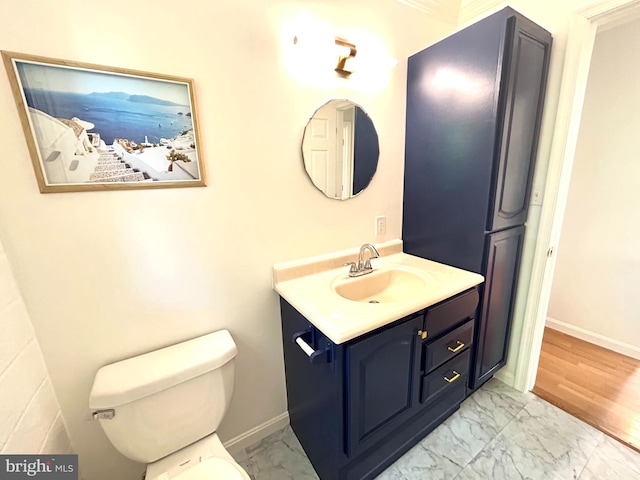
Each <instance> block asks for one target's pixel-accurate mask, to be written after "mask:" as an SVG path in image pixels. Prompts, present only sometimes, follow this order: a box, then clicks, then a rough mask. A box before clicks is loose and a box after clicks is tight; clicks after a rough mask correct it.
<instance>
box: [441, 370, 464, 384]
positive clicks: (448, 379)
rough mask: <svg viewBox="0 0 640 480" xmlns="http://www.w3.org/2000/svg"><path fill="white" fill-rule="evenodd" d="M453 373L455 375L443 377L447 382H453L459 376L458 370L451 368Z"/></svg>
mask: <svg viewBox="0 0 640 480" xmlns="http://www.w3.org/2000/svg"><path fill="white" fill-rule="evenodd" d="M452 372H453V373H455V375H454V376H453V377H451V378H447V377H443V378H444V379H445V380H446V381H447V382H449V383H453V382H455V381H456V380H457V379H458V378H460V374H459V373H458V372H456V371H455V370H452Z"/></svg>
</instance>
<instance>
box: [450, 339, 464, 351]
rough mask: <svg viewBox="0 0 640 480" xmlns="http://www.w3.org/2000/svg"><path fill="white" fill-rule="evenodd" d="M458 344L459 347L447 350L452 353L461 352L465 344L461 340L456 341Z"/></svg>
mask: <svg viewBox="0 0 640 480" xmlns="http://www.w3.org/2000/svg"><path fill="white" fill-rule="evenodd" d="M456 343H457V344H458V346H457V347H455V348H451V347H447V350H449V351H450V352H452V353H456V352H458V351H460V349H461V348H464V343H462V342H461V341H460V340H456Z"/></svg>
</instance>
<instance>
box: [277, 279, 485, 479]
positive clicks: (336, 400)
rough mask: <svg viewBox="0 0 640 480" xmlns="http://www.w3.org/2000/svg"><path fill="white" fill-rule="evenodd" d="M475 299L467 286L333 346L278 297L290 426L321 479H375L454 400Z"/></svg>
mask: <svg viewBox="0 0 640 480" xmlns="http://www.w3.org/2000/svg"><path fill="white" fill-rule="evenodd" d="M478 298H479V296H478V290H477V288H472V289H470V290H467V291H465V292H463V293H461V294H459V295H456V296H455V297H453V298H451V299H448V300H445V301H443V302H440V303H438V304H436V305H433V306H431V307H429V308H426V309H423V310H420V311H418V312H415V313H414V314H411V315H409V316H407V317H404V318H402V319H400V320H397V321H395V322H393V323H391V324H389V325H387V326H384V327H381V328H378V329H376V330H374V331H372V332H370V333H367V334H365V335H362V336H360V337H358V338H355V339H353V340H351V341H348V342H346V343H343V344H338V345H336V344H333V343H332V342H331V341H330V340H329V339H328V338H327V337H326V336H325V335H324V334H323V333H322V332H321V331H320V330H318V329H317V328H316V327H314V326H313V324H311V323H310V322H309V321H307V319H306V318H305V317H304V316H302V315H301V314H300V313H299V312H298V311H297V310H296V309H295V308H294V307H292V306H291V305H290V304H289V303H288V302H287V301H286V300H284V299H282V298H281V299H280V304H281V315H282V336H283V347H284V358H285V370H286V377H287V400H288V403H289V417H290V422H291V427H292V428H293V431H294V432H295V434H296V436H297V437H298V439H299V440H300V443H301V444H302V446H303V448H304V450H305V453H306V454H307V456H308V457H309V460H310V461H311V463H312V464H313V467H314V468H315V470H316V472H317V473H318V475H319V477H320V478H321V479H322V480H332V479H336V480H338V479H340V480H356V479H358V480H362V479H370V478H374V477H375V476H376V475H379V474H380V473H381V472H382V471H383V470H384V469H385V468H387V467H388V466H389V465H391V464H392V463H393V462H394V461H395V460H396V459H397V458H399V457H400V456H401V455H402V454H403V453H405V452H406V451H407V450H409V449H410V448H411V447H412V446H413V445H415V444H416V443H417V442H419V441H420V440H421V439H422V438H423V437H424V436H425V435H427V434H428V433H429V432H430V431H432V430H433V429H434V428H436V427H437V426H438V425H439V424H440V423H441V422H442V421H443V420H444V419H445V418H447V417H448V416H449V415H451V414H452V413H453V412H454V411H455V410H457V409H458V408H459V405H460V403H461V402H462V401H463V400H464V398H465V395H466V384H467V378H468V373H469V368H470V363H469V353H470V346H471V344H472V341H473V329H474V323H475V312H476V307H477V304H478ZM298 337H302V338H303V339H304V341H305V342H306V343H307V344H309V345H310V346H312V348H313V349H314V350H315V352H316V353H315V354H314V355H312V356H311V357H309V356H307V355H306V354H305V353H304V352H303V351H302V350H301V349H300V347H299V346H298V344H296V343H295V340H296V338H298Z"/></svg>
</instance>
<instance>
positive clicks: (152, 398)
mask: <svg viewBox="0 0 640 480" xmlns="http://www.w3.org/2000/svg"><path fill="white" fill-rule="evenodd" d="M236 353H237V348H236V345H235V343H234V341H233V339H232V338H231V334H230V333H229V332H228V331H227V330H220V331H218V332H213V333H210V334H208V335H204V336H202V337H198V338H194V339H192V340H188V341H186V342H182V343H178V344H176V345H171V346H169V347H166V348H162V349H160V350H155V351H153V352H149V353H145V354H143V355H138V356H136V357H132V358H128V359H126V360H122V361H120V362H117V363H113V364H110V365H106V366H104V367H102V368H100V369H99V370H98V372H97V373H96V377H95V380H94V382H93V387H92V389H91V394H90V396H89V406H90V408H91V409H92V410H93V417H94V418H96V419H98V420H99V421H100V425H101V427H102V428H103V430H104V432H105V433H106V435H107V437H108V438H109V440H110V442H111V443H112V444H113V446H114V447H115V448H116V449H117V450H118V451H119V452H120V453H122V454H123V455H124V456H126V457H128V458H130V459H131V460H134V461H137V462H141V463H146V464H147V471H146V480H156V479H157V480H169V479H171V480H173V479H179V480H196V479H220V480H236V479H237V480H250V477H249V475H248V474H247V473H246V472H245V471H244V470H243V469H242V467H241V466H240V465H238V463H236V461H235V460H234V459H233V457H232V456H231V455H230V454H229V452H227V450H226V449H225V448H224V446H223V445H222V442H221V441H220V438H219V437H218V435H217V434H216V433H215V431H216V429H217V428H218V426H219V425H220V422H221V421H222V418H223V417H224V414H225V413H226V411H227V409H228V407H229V403H230V401H231V396H232V393H233V386H234V358H235V356H236Z"/></svg>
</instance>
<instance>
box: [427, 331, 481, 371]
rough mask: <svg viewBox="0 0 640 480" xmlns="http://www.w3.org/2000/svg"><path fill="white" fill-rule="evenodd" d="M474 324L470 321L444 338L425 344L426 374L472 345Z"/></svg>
mask: <svg viewBox="0 0 640 480" xmlns="http://www.w3.org/2000/svg"><path fill="white" fill-rule="evenodd" d="M474 323H475V322H474V320H469V321H468V322H466V323H464V324H462V325H460V326H459V327H458V328H456V329H455V330H453V331H452V332H449V333H447V334H446V335H444V336H442V338H439V339H438V340H435V341H433V342H430V343H427V344H425V346H424V357H423V358H424V365H423V368H424V371H425V373H429V372H430V371H431V370H433V369H434V368H436V367H437V366H439V365H442V364H443V363H444V362H447V361H449V360H451V359H452V358H453V357H455V356H456V355H458V354H459V353H460V352H462V351H463V350H465V349H467V348H468V347H469V345H471V343H472V342H473V325H474Z"/></svg>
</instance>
